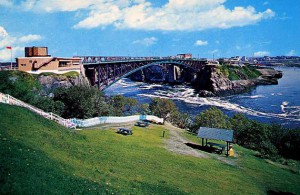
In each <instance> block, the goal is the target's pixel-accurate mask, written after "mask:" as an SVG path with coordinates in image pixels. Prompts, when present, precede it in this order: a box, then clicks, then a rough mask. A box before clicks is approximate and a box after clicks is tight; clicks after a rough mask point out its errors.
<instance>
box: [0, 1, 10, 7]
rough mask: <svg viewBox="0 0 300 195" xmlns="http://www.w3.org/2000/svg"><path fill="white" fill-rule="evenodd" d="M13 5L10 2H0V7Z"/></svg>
mask: <svg viewBox="0 0 300 195" xmlns="http://www.w3.org/2000/svg"><path fill="white" fill-rule="evenodd" d="M12 5H13V2H12V1H11V0H0V6H5V7H10V6H12Z"/></svg>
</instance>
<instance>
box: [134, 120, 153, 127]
mask: <svg viewBox="0 0 300 195" xmlns="http://www.w3.org/2000/svg"><path fill="white" fill-rule="evenodd" d="M149 125H150V123H149V122H146V121H138V122H136V123H135V126H139V127H148V126H149Z"/></svg>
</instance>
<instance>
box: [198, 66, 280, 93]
mask: <svg viewBox="0 0 300 195" xmlns="http://www.w3.org/2000/svg"><path fill="white" fill-rule="evenodd" d="M257 70H258V71H259V73H260V74H261V75H260V76H259V77H258V78H253V79H239V80H234V81H231V80H229V78H228V76H225V75H224V74H223V73H222V72H221V71H219V70H218V68H217V67H215V66H206V67H205V68H204V70H203V71H201V72H200V73H199V74H198V79H197V81H196V82H195V83H194V87H195V88H196V89H197V90H198V91H199V94H200V95H201V96H221V95H230V94H236V93H241V92H244V91H246V90H248V89H249V88H251V87H254V86H256V85H270V84H278V79H279V78H281V77H282V73H281V72H280V71H277V70H275V69H272V68H260V69H257ZM243 78H245V75H243Z"/></svg>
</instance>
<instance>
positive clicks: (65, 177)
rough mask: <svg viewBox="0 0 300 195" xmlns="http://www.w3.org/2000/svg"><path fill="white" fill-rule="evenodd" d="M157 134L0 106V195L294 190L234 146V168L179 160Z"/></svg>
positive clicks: (286, 177) (290, 176) (291, 180)
mask: <svg viewBox="0 0 300 195" xmlns="http://www.w3.org/2000/svg"><path fill="white" fill-rule="evenodd" d="M163 130H166V129H165V127H164V126H159V125H151V126H150V127H149V128H147V129H146V128H140V127H133V132H134V134H133V135H132V136H123V135H120V134H117V133H116V130H115V129H110V130H84V131H74V130H68V129H65V128H63V127H61V126H59V125H57V124H55V123H53V122H51V121H48V120H46V119H43V118H41V117H39V116H37V115H35V114H33V113H31V112H30V111H27V110H25V109H23V108H19V107H14V106H8V105H3V104H0V148H1V150H0V155H1V159H0V174H1V175H0V194H6V193H9V194H49V193H50V194H54V193H56V194H97V193H98V194H265V193H266V192H267V191H268V190H270V189H271V190H275V191H289V192H293V193H296V194H299V193H300V186H299V185H298V184H299V181H300V175H299V174H296V173H292V172H291V171H289V170H286V169H282V168H279V167H277V166H274V165H272V164H270V163H266V161H265V160H263V159H259V158H256V157H255V156H254V152H252V151H250V150H247V149H244V148H242V147H236V150H237V153H238V157H237V158H236V159H234V160H236V161H237V165H236V166H231V165H228V164H226V163H224V162H222V161H220V160H218V159H217V158H214V157H213V156H215V157H217V155H214V154H211V155H210V156H211V158H195V157H192V156H184V155H179V154H175V153H172V152H170V151H168V150H166V149H165V145H164V141H165V140H164V139H166V138H162V137H161V135H162V131H163ZM167 134H168V132H167ZM188 136H190V138H191V139H194V140H195V141H197V138H195V137H193V136H192V135H188Z"/></svg>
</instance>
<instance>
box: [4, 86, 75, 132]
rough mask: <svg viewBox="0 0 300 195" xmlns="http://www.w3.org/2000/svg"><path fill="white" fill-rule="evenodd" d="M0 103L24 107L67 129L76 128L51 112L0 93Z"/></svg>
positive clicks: (67, 120)
mask: <svg viewBox="0 0 300 195" xmlns="http://www.w3.org/2000/svg"><path fill="white" fill-rule="evenodd" d="M0 102H1V103H5V104H10V105H16V106H21V107H24V108H26V109H28V110H30V111H32V112H35V113H37V114H38V115H40V116H42V117H44V118H46V119H49V120H53V121H55V122H56V123H58V124H60V125H63V126H65V127H67V128H76V124H75V123H73V122H71V120H69V119H64V118H62V117H60V116H58V115H56V114H54V113H52V112H45V111H43V110H41V109H39V108H36V107H34V106H32V105H30V104H27V103H25V102H23V101H21V100H19V99H16V98H14V97H12V96H10V95H8V94H3V93H1V92H0Z"/></svg>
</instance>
